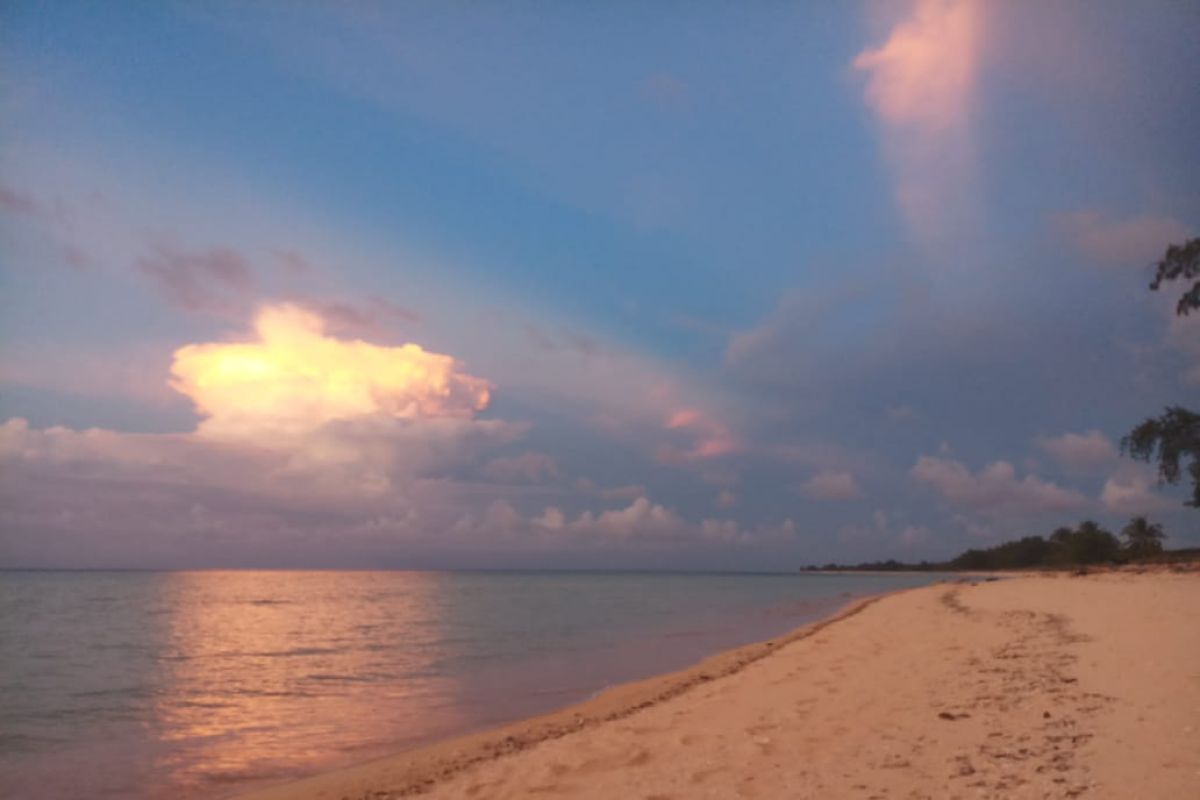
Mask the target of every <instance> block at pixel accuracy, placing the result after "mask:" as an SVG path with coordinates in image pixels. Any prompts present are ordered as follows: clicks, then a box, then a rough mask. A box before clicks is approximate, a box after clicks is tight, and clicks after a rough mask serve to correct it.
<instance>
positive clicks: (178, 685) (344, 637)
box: [151, 572, 467, 791]
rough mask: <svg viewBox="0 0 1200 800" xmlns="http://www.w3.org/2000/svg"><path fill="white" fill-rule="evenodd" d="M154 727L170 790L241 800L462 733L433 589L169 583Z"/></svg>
mask: <svg viewBox="0 0 1200 800" xmlns="http://www.w3.org/2000/svg"><path fill="white" fill-rule="evenodd" d="M167 591H168V595H167V596H166V597H164V602H165V603H166V604H167V605H168V606H169V607H171V608H173V609H175V612H174V613H173V614H172V615H171V618H170V628H169V634H168V636H167V641H166V642H165V644H164V648H163V653H162V657H161V660H160V662H159V664H160V670H161V678H160V681H159V683H160V686H161V692H160V693H159V695H158V697H157V701H156V703H155V706H154V717H153V721H152V722H151V725H152V726H153V728H154V730H155V734H156V736H157V738H159V739H160V740H162V741H163V742H169V743H171V746H170V747H167V748H164V749H163V750H162V751H161V755H160V757H159V758H158V761H157V763H156V766H155V769H154V772H156V773H159V774H163V775H169V776H170V782H171V783H172V784H173V787H174V789H175V790H185V791H186V790H188V789H199V788H200V787H203V786H204V785H206V784H208V785H211V784H213V783H231V784H234V783H235V784H237V785H238V786H239V787H244V786H246V785H248V784H251V783H253V782H256V781H268V780H272V779H275V780H278V779H280V778H283V777H288V776H292V775H294V774H296V771H297V769H298V768H300V767H301V766H302V767H303V768H304V769H305V770H311V769H320V768H322V767H325V766H330V765H333V764H339V763H345V762H346V761H347V760H348V759H350V760H352V759H353V757H354V756H358V757H360V758H366V757H369V756H371V755H375V754H377V752H378V748H380V747H381V743H383V742H386V743H388V744H387V747H388V748H389V749H394V748H395V747H397V746H398V745H402V744H403V743H404V742H405V740H409V739H413V738H427V737H429V736H432V735H437V734H438V733H440V732H442V731H449V730H454V729H458V728H461V727H463V725H464V724H466V722H467V721H466V720H465V719H464V714H463V710H462V704H461V703H458V702H456V700H455V697H456V694H457V691H458V687H457V684H456V681H455V680H454V679H453V678H450V677H447V676H446V675H445V674H444V673H443V672H442V671H441V670H439V668H438V664H439V662H440V661H442V660H444V659H446V658H448V657H452V656H453V655H454V654H453V653H452V652H450V651H448V644H447V637H446V636H445V634H444V632H443V631H442V630H441V622H440V620H441V619H443V618H444V610H443V609H442V606H443V603H442V602H440V599H439V582H438V578H437V576H436V575H422V574H419V573H408V574H405V575H403V576H399V575H396V574H395V573H390V574H389V573H360V574H355V575H354V576H353V579H352V580H347V576H346V575H345V574H336V573H278V572H222V573H213V572H207V573H186V574H177V575H175V576H173V580H171V581H170V582H169V584H168V589H167Z"/></svg>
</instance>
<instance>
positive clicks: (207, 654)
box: [0, 571, 937, 800]
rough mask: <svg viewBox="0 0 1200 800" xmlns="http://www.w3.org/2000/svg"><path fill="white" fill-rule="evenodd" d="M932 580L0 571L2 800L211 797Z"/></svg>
mask: <svg viewBox="0 0 1200 800" xmlns="http://www.w3.org/2000/svg"><path fill="white" fill-rule="evenodd" d="M936 578H937V576H916V575H891V576H888V575H841V576H825V575H732V574H679V573H667V574H654V573H568V572H244V571H228V572H207V571H206V572H0V796H3V797H11V798H26V797H28V798H49V799H50V800H54V798H67V797H72V798H76V797H80V796H81V795H82V796H86V797H89V798H160V797H163V798H165V797H171V798H191V799H193V800H202V799H204V798H216V797H224V796H227V795H230V794H233V793H236V792H240V791H244V790H246V789H249V788H253V787H255V786H258V785H261V784H265V783H271V782H276V781H280V780H285V779H288V778H293V777H299V776H302V775H305V774H309V773H312V772H316V771H320V770H323V769H329V768H333V767H337V766H342V765H345V764H350V763H354V762H357V761H363V760H366V759H368V758H372V757H375V756H379V755H383V754H385V753H388V752H394V751H396V750H400V749H403V748H405V747H409V746H413V745H416V744H420V743H423V742H427V741H429V740H432V739H436V738H440V737H444V736H448V735H452V734H457V733H462V732H466V731H469V730H473V729H477V728H480V727H484V726H489V725H494V724H498V723H500V722H504V721H508V720H512V719H516V718H519V717H523V716H528V715H530V714H535V713H540V712H543V711H547V710H550V709H552V708H555V707H559V706H562V705H565V704H567V703H570V702H573V701H576V700H580V699H583V698H586V697H588V696H591V695H593V694H595V693H596V692H597V691H598V690H600V689H602V688H603V687H605V686H607V685H611V684H612V683H616V682H620V681H624V680H629V679H631V678H634V677H641V676H644V675H649V674H653V673H656V672H661V671H665V670H669V669H675V668H679V667H682V666H685V665H687V664H689V663H692V662H694V661H696V660H697V659H699V658H701V657H702V656H704V655H706V654H708V653H710V652H713V651H715V650H719V649H723V648H726V647H732V646H736V645H740V644H745V643H748V642H751V641H755V640H758V639H763V638H768V637H770V636H772V635H776V634H778V633H781V632H783V631H786V630H789V629H791V628H793V627H796V626H797V625H800V624H803V623H805V622H808V621H811V620H813V619H816V618H819V617H821V616H824V615H826V614H828V613H830V612H832V611H833V610H834V609H836V608H837V607H838V606H840V605H842V604H843V603H845V602H846V601H847V600H848V599H850V598H851V597H853V596H858V595H863V594H870V593H875V592H880V591H887V590H889V589H894V588H900V587H905V586H917V585H922V584H925V583H929V582H930V581H932V580H935V579H936Z"/></svg>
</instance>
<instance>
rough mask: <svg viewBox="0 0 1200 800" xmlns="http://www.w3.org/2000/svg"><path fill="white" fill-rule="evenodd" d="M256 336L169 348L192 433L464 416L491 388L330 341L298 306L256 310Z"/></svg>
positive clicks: (438, 360)
mask: <svg viewBox="0 0 1200 800" xmlns="http://www.w3.org/2000/svg"><path fill="white" fill-rule="evenodd" d="M254 330H255V334H256V337H255V339H254V340H252V341H246V342H229V343H225V342H213V343H208V344H193V345H188V346H186V347H182V348H180V349H179V350H177V351H175V357H174V363H173V364H172V365H171V374H172V376H173V380H172V381H171V385H172V386H173V387H174V388H175V389H176V390H178V391H179V392H182V393H183V394H185V395H187V396H188V397H189V398H191V400H192V402H193V403H194V404H195V406H196V410H197V412H198V413H200V414H201V415H202V416H204V417H205V419H204V420H203V421H202V422H201V423H200V426H199V428H198V429H197V433H199V434H202V435H208V436H217V437H224V438H229V437H232V438H241V437H250V438H254V437H256V436H258V435H263V434H266V435H279V434H301V433H306V432H308V431H312V430H314V429H316V428H318V427H320V426H322V425H325V424H326V423H330V422H337V421H343V420H351V419H356V418H361V417H384V418H395V419H430V418H434V419H436V418H458V419H469V418H471V417H473V416H474V415H475V414H476V413H477V412H479V411H482V410H483V409H484V408H486V407H487V405H488V402H489V399H490V392H491V385H490V384H489V383H488V382H487V381H485V380H483V379H481V378H476V377H472V376H470V375H467V374H465V373H463V372H461V371H460V370H459V365H458V363H457V362H456V361H455V360H454V359H453V358H451V357H450V356H446V355H441V354H438V353H431V352H428V351H426V350H424V349H422V348H421V347H420V346H418V345H415V344H405V345H402V346H400V347H387V346H381V345H375V344H371V343H369V342H364V341H361V340H357V339H353V340H344V339H337V338H334V337H331V336H328V335H327V334H326V333H325V322H324V320H323V319H322V318H321V317H320V316H318V315H317V314H315V313H313V312H311V311H308V310H305V309H303V308H300V307H298V306H294V305H287V304H284V305H269V306H265V307H263V308H262V309H261V310H260V311H259V313H258V316H257V317H256V319H255V322H254Z"/></svg>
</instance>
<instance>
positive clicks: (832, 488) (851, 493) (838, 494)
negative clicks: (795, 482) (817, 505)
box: [803, 471, 862, 500]
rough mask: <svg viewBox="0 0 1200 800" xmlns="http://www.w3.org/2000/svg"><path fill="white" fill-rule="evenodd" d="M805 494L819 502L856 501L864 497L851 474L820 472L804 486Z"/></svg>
mask: <svg viewBox="0 0 1200 800" xmlns="http://www.w3.org/2000/svg"><path fill="white" fill-rule="evenodd" d="M803 488H804V493H805V494H807V495H808V496H809V497H812V498H815V499H817V500H856V499H858V498H860V497H862V490H861V489H860V488H859V486H858V481H856V480H855V479H854V475H853V474H851V473H849V472H833V471H826V472H818V473H817V474H816V475H813V476H812V477H811V478H809V479H808V481H806V482H805V484H804V487H803Z"/></svg>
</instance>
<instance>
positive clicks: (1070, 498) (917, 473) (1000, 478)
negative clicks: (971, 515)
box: [910, 456, 1087, 515]
mask: <svg viewBox="0 0 1200 800" xmlns="http://www.w3.org/2000/svg"><path fill="white" fill-rule="evenodd" d="M910 474H911V475H912V477H913V479H914V480H916V481H917V482H918V483H922V484H924V485H926V486H928V487H930V488H931V489H933V490H934V491H936V492H937V493H938V494H939V495H941V496H942V497H943V498H944V499H945V500H946V501H947V502H949V503H950V504H951V505H953V506H956V507H959V508H962V509H967V510H970V511H974V512H977V513H983V514H1004V513H1012V514H1017V515H1020V514H1035V513H1040V512H1047V511H1071V510H1075V509H1079V508H1082V507H1084V506H1086V505H1087V498H1085V497H1084V496H1083V495H1082V494H1081V493H1080V492H1078V491H1075V490H1074V489H1064V488H1063V487H1061V486H1058V485H1056V484H1053V483H1050V482H1049V481H1044V480H1042V479H1041V478H1038V477H1037V476H1036V475H1026V476H1025V477H1024V478H1017V475H1016V470H1015V469H1014V468H1013V465H1012V464H1010V463H1008V462H1007V461H996V462H994V463H992V464H990V465H988V466H987V467H984V468H983V469H982V470H980V471H979V472H978V473H974V474H973V473H972V472H971V471H970V470H969V469H968V468H967V467H966V466H965V465H964V464H962V463H961V462H958V461H954V460H952V459H949V458H938V457H934V456H921V457H920V458H918V459H917V463H916V464H914V465H913V468H912V470H911V471H910Z"/></svg>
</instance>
